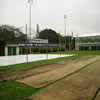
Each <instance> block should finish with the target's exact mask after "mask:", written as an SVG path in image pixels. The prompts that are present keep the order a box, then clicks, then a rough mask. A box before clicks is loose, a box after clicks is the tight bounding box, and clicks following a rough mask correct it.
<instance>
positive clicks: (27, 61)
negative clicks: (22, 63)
mask: <svg viewBox="0 0 100 100" xmlns="http://www.w3.org/2000/svg"><path fill="white" fill-rule="evenodd" d="M27 44H28V41H27V24H26V62H28V45H27Z"/></svg>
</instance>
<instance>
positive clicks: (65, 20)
mask: <svg viewBox="0 0 100 100" xmlns="http://www.w3.org/2000/svg"><path fill="white" fill-rule="evenodd" d="M66 18H67V16H66V14H65V15H64V19H65V20H64V21H65V51H66Z"/></svg>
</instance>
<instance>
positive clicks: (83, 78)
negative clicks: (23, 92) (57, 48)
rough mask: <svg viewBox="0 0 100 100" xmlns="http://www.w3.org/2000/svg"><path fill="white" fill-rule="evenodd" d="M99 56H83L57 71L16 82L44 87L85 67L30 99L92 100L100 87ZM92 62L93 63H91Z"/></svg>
mask: <svg viewBox="0 0 100 100" xmlns="http://www.w3.org/2000/svg"><path fill="white" fill-rule="evenodd" d="M99 59H100V56H84V57H81V58H79V59H78V60H73V61H72V62H71V63H68V64H62V66H63V67H60V68H58V69H55V70H52V71H49V72H45V73H40V74H36V75H31V76H28V77H24V78H20V79H18V80H16V81H18V82H21V83H25V84H27V85H29V86H32V87H34V88H41V87H44V86H46V85H48V84H50V83H52V82H54V81H56V80H58V79H61V78H62V77H64V76H66V75H69V74H70V73H72V72H75V71H76V70H78V69H81V68H82V67H84V66H87V65H88V67H87V68H85V69H84V70H82V71H80V72H79V73H76V74H75V75H72V76H70V77H68V78H65V79H63V80H61V81H59V82H57V83H55V84H52V85H50V86H48V87H46V88H43V89H42V90H41V91H40V92H38V93H37V94H35V95H33V96H31V97H30V99H33V100H92V98H93V96H94V94H95V92H96V90H97V89H98V88H99V87H100V60H99ZM93 62H94V63H93Z"/></svg>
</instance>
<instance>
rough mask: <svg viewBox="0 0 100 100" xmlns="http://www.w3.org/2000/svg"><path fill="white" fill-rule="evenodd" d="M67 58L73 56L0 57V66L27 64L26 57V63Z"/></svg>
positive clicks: (32, 55) (30, 55)
mask: <svg viewBox="0 0 100 100" xmlns="http://www.w3.org/2000/svg"><path fill="white" fill-rule="evenodd" d="M69 56H74V54H72V55H64V54H61V55H60V54H48V55H47V54H29V55H28V56H27V55H17V56H3V57H0V66H6V65H13V64H19V63H25V62H27V57H28V62H32V61H39V60H46V59H47V57H48V59H54V58H59V57H69Z"/></svg>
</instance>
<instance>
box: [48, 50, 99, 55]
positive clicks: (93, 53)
mask: <svg viewBox="0 0 100 100" xmlns="http://www.w3.org/2000/svg"><path fill="white" fill-rule="evenodd" d="M50 54H60V52H52V53H50ZM61 54H77V55H80V56H84V55H100V51H99V50H91V51H88V50H87V51H64V52H61Z"/></svg>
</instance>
